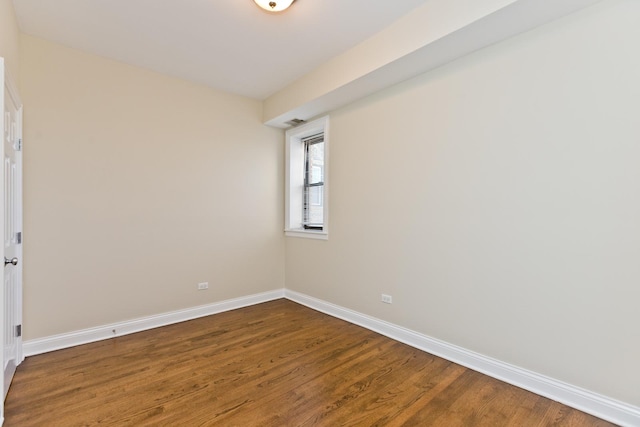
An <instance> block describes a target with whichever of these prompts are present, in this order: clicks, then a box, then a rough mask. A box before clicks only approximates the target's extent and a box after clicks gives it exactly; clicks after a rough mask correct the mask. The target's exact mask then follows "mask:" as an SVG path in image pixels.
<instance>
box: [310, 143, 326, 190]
mask: <svg viewBox="0 0 640 427" xmlns="http://www.w3.org/2000/svg"><path fill="white" fill-rule="evenodd" d="M308 160H309V172H310V173H309V184H315V183H317V182H322V181H323V180H324V142H319V143H317V144H310V145H309V159H308Z"/></svg>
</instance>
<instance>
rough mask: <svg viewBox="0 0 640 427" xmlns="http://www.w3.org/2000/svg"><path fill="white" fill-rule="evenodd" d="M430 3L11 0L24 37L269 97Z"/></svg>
mask: <svg viewBox="0 0 640 427" xmlns="http://www.w3.org/2000/svg"><path fill="white" fill-rule="evenodd" d="M427 1H429V0H391V1H381V0H380V1H378V0H375V1H372V0H298V1H296V2H295V3H294V4H293V5H292V7H291V8H290V9H289V10H287V11H285V12H283V13H280V14H271V13H268V12H264V11H262V10H261V9H260V8H258V7H257V6H256V5H255V4H254V2H253V0H55V1H47V0H13V3H14V6H15V10H16V14H17V16H18V22H19V25H20V29H21V30H22V31H23V32H25V33H27V34H31V35H34V36H38V37H42V38H45V39H47V40H51V41H54V42H58V43H61V44H64V45H66V46H70V47H73V48H77V49H81V50H83V51H86V52H91V53H94V54H97V55H100V56H104V57H108V58H112V59H116V60H119V61H122V62H125V63H129V64H132V65H136V66H140V67H144V68H148V69H151V70H155V71H158V72H161V73H164V74H169V75H172V76H176V77H181V78H184V79H187V80H191V81H193V82H197V83H202V84H205V85H208V86H211V87H213V88H217V89H221V90H224V91H228V92H232V93H236V94H239V95H244V96H248V97H251V98H256V99H265V98H267V97H268V96H269V95H271V94H273V93H275V92H277V91H279V90H280V89H282V88H284V87H285V86H287V85H289V84H290V83H292V82H293V81H295V80H297V79H298V78H300V77H302V76H304V75H305V74H307V73H308V72H310V71H312V70H313V69H315V68H317V67H318V66H319V65H321V64H322V63H324V62H326V61H327V60H329V59H331V58H333V57H335V56H337V55H338V54H340V53H342V52H344V51H346V50H348V49H349V48H351V47H353V46H355V45H357V44H358V43H360V42H362V41H363V40H366V39H367V38H369V37H371V36H372V35H374V34H376V33H378V32H379V31H381V30H382V29H383V28H385V27H387V26H388V25H390V24H391V23H392V22H393V21H395V20H397V19H398V18H400V17H401V16H403V15H405V14H407V13H409V12H410V11H411V10H413V9H415V8H416V7H417V6H420V5H421V4H423V3H426V2H427Z"/></svg>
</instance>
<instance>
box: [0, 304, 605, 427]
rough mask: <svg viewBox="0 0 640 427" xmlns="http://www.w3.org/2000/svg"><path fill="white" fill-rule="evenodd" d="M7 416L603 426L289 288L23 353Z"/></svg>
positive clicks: (33, 419) (48, 421) (38, 422)
mask: <svg viewBox="0 0 640 427" xmlns="http://www.w3.org/2000/svg"><path fill="white" fill-rule="evenodd" d="M5 417H6V418H5V426H8V427H13V426H21V427H27V426H65V427H68V426H93V425H107V426H158V425H162V426H209V425H220V426H243V427H246V426H581V427H584V426H611V425H612V424H610V423H607V422H604V421H602V420H599V419H597V418H594V417H592V416H590V415H587V414H585V413H582V412H580V411H577V410H574V409H571V408H569V407H567V406H564V405H561V404H559V403H556V402H553V401H551V400H549V399H546V398H543V397H540V396H537V395H535V394H533V393H530V392H527V391H525V390H522V389H519V388H517V387H514V386H511V385H508V384H506V383H503V382H501V381H498V380H496V379H493V378H491V377H488V376H486V375H482V374H480V373H478V372H475V371H472V370H469V369H466V368H464V367H462V366H459V365H456V364H454V363H451V362H448V361H446V360H444V359H441V358H439V357H435V356H432V355H430V354H428V353H424V352H422V351H420V350H417V349H414V348H412V347H409V346H407V345H404V344H401V343H399V342H396V341H394V340H392V339H389V338H386V337H384V336H382V335H379V334H377V333H375V332H371V331H369V330H367V329H364V328H361V327H359V326H356V325H353V324H350V323H347V322H344V321H342V320H338V319H335V318H333V317H330V316H327V315H325V314H322V313H319V312H316V311H314V310H311V309H309V308H306V307H303V306H301V305H298V304H296V303H294V302H291V301H287V300H284V299H283V300H277V301H272V302H268V303H264V304H259V305H255V306H252V307H248V308H243V309H239V310H234V311H230V312H226V313H221V314H216V315H214V316H208V317H204V318H201V319H196V320H192V321H189V322H184V323H179V324H176V325H171V326H166V327H163V328H158V329H153V330H150V331H145V332H140V333H137V334H132V335H127V336H123V337H118V338H113V339H110V340H107V341H101V342H97V343H93V344H87V345H82V346H78V347H74V348H70V349H65V350H59V351H56V352H52V353H47V354H43V355H38V356H33V357H29V358H27V359H26V360H25V361H24V362H23V363H22V365H20V367H19V368H18V371H17V373H16V376H15V379H14V382H13V385H12V387H11V389H10V391H9V394H8V396H7V400H6V406H5Z"/></svg>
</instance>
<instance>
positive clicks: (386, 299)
mask: <svg viewBox="0 0 640 427" xmlns="http://www.w3.org/2000/svg"><path fill="white" fill-rule="evenodd" d="M380 301H382V302H383V303H385V304H391V302H392V300H391V295H385V294H382V295H381V297H380Z"/></svg>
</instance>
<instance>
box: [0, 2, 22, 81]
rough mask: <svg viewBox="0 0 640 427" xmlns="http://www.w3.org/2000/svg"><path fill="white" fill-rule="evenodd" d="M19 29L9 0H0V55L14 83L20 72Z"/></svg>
mask: <svg viewBox="0 0 640 427" xmlns="http://www.w3.org/2000/svg"><path fill="white" fill-rule="evenodd" d="M19 43H20V30H19V29H18V22H17V21H16V15H15V12H14V10H13V3H12V2H11V0H0V57H3V58H4V60H5V66H6V67H7V68H8V69H9V73H11V76H12V78H13V79H14V80H15V83H16V84H19V81H18V80H19V72H20V55H19V48H20V46H19Z"/></svg>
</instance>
